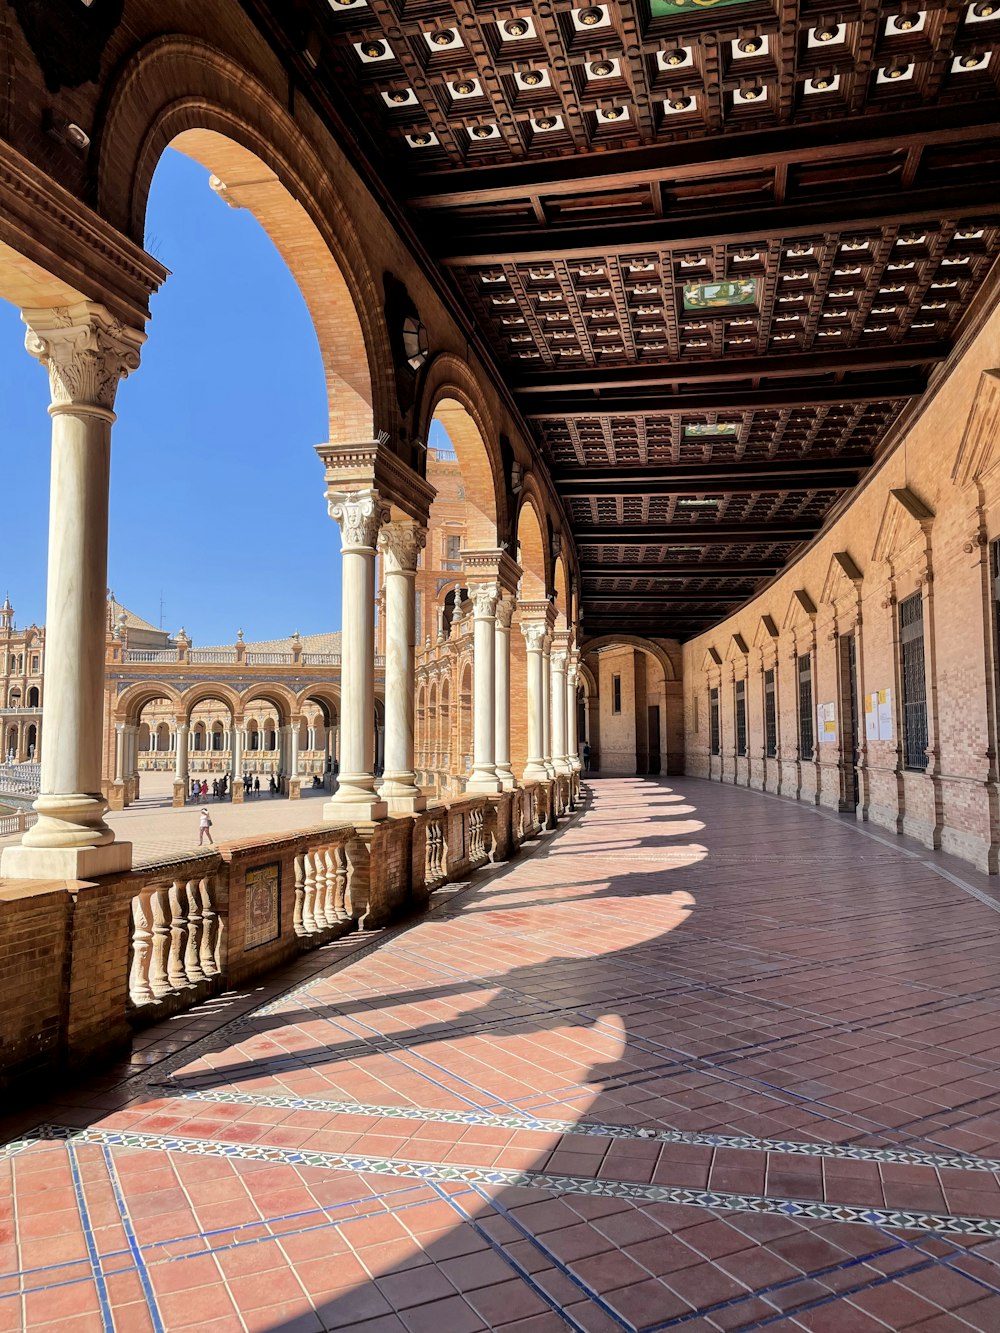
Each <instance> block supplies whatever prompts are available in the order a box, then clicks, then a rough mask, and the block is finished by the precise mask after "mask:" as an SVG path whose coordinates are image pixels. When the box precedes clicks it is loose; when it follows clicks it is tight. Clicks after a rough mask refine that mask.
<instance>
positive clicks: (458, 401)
mask: <svg viewBox="0 0 1000 1333" xmlns="http://www.w3.org/2000/svg"><path fill="white" fill-rule="evenodd" d="M423 398H424V407H423V410H422V412H421V416H420V430H421V438H422V439H424V440H426V439H427V438H428V436H429V434H430V428H431V423H432V422H434V421H440V423H441V425H442V426H443V427H444V429H445V431H446V432H447V435H448V438H449V440H451V442H452V445H453V446H454V449H455V453H456V455H457V457H458V464H459V468H460V470H461V473H462V482H463V485H464V487H465V504H466V516H467V526H468V536H467V541H466V545H467V546H468V547H469V549H470V550H492V549H494V548H495V547H496V546H497V545H498V544H499V543H500V542H501V541H503V540H504V539H505V538H504V534H505V533H506V532H507V530H508V519H509V515H508V513H507V487H506V482H505V478H504V468H503V458H502V457H501V454H500V446H499V437H498V433H497V430H496V427H495V425H494V423H493V420H492V417H491V415H490V413H489V411H488V409H487V408H486V407H485V405H484V404H483V400H482V391H481V389H480V386H479V384H478V382H477V380H476V378H475V376H474V375H473V373H472V371H471V370H470V369H469V366H468V364H467V363H466V362H465V361H462V360H460V359H459V358H458V357H457V356H455V355H453V354H452V353H451V352H444V353H441V354H440V355H439V356H436V357H434V358H433V360H432V361H431V362H430V364H429V366H428V369H427V381H426V384H425V387H424V395H423Z"/></svg>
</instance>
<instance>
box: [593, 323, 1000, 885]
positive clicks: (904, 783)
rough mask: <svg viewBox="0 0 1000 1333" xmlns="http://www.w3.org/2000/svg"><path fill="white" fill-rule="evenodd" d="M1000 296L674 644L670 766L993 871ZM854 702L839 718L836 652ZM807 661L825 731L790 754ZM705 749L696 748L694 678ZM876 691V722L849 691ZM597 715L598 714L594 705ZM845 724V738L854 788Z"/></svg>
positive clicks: (998, 804)
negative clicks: (897, 421) (794, 533)
mask: <svg viewBox="0 0 1000 1333" xmlns="http://www.w3.org/2000/svg"><path fill="white" fill-rule="evenodd" d="M998 367H1000V310H994V312H993V314H992V315H991V316H990V317H989V319H988V320H987V322H986V323H985V325H984V326H983V327H982V329H981V330H980V332H979V333H978V334H977V336H976V337H975V338H974V339H972V341H971V342H970V345H969V346H968V348H967V350H966V351H965V353H964V355H963V356H962V358H961V360H959V361H958V363H957V364H956V365H955V366H954V367H952V368H951V369H950V370H949V371H948V373H947V374H946V376H944V377H943V379H942V381H941V382H940V383H939V384H938V385H937V386H936V388H935V391H934V392H933V393H932V394H931V395H930V396H929V397H928V398H927V399H926V400H925V402H924V404H923V406H922V410H921V411H920V413H919V415H916V416H915V419H913V420H912V424H911V425H910V426H909V428H908V429H907V430H906V433H905V436H904V437H903V438H902V440H901V442H900V443H899V445H898V447H897V448H896V449H895V450H894V451H893V452H892V453H891V454H890V455H889V456H888V457H887V458H886V459H885V461H884V463H883V464H882V465H881V466H880V467H879V468H878V469H877V470H875V471H874V472H873V474H872V475H871V476H870V477H869V479H868V481H867V483H866V484H865V485H864V487H863V488H862V489H861V491H860V492H859V493H858V494H857V495H856V497H855V498H854V499H853V501H852V503H851V504H850V506H849V507H848V508H847V509H846V511H845V512H844V513H843V514H842V516H841V517H840V518H839V519H838V520H837V521H836V522H835V523H833V524H832V525H831V526H830V528H829V530H828V531H827V532H826V533H825V534H824V535H823V536H822V537H821V538H820V539H819V540H817V541H816V542H814V543H813V545H812V546H811V547H810V549H809V550H808V551H807V552H806V553H805V554H804V555H803V556H802V557H801V559H799V560H798V561H797V562H796V563H795V564H794V565H793V566H792V567H791V569H789V570H788V572H787V573H785V574H783V575H782V576H781V577H780V578H779V579H777V580H776V581H775V582H774V584H773V585H772V586H771V587H770V588H768V589H767V591H766V592H764V593H762V594H761V595H760V596H759V597H757V598H755V599H754V600H753V601H752V602H750V603H749V604H748V605H747V606H746V607H744V608H743V609H742V610H741V611H739V612H737V613H736V614H735V615H733V616H731V617H729V618H728V619H727V620H725V621H723V622H722V623H721V624H719V625H718V626H717V627H716V628H715V629H713V630H711V631H710V632H708V633H706V634H703V635H701V636H699V637H698V638H696V639H693V640H692V641H691V642H689V643H688V644H686V645H685V647H684V686H683V689H684V694H685V710H684V711H685V732H686V750H687V771H688V772H689V773H692V774H695V775H698V776H703V777H712V778H718V779H720V780H723V781H727V782H738V783H746V784H748V785H749V786H751V787H755V788H758V789H762V790H767V791H772V792H777V793H780V794H781V795H784V796H789V797H793V798H797V799H799V800H803V801H807V802H810V803H817V804H819V805H822V806H827V807H829V808H831V809H838V808H839V809H847V810H854V809H855V808H856V810H857V814H858V817H859V818H861V819H867V820H870V821H871V822H872V823H875V824H878V825H880V826H881V827H883V828H886V829H889V830H892V831H896V832H902V833H907V834H910V835H912V836H913V837H915V838H917V839H919V840H920V841H921V842H923V843H924V844H925V845H926V846H928V847H941V848H943V849H945V850H947V851H950V852H953V853H955V854H956V855H959V856H962V857H964V858H966V859H967V860H969V861H971V862H973V863H974V864H975V865H976V866H978V867H979V868H981V869H984V870H989V871H996V869H997V854H998V847H1000V816H998V810H1000V789H998V780H997V779H998V774H997V758H996V753H997V743H998V738H997V722H996V717H997V699H996V696H997V687H996V683H995V682H996V680H997V671H998V665H1000V664H998V660H997V627H996V622H995V604H994V597H993V592H994V588H993V580H992V575H991V570H990V546H989V543H990V542H992V541H993V540H995V539H996V538H1000V370H998ZM914 594H918V595H919V597H920V599H921V603H922V612H923V626H924V650H925V666H926V676H927V690H926V702H927V724H928V734H929V741H928V749H927V766H926V768H925V769H924V770H922V771H921V770H919V769H916V768H914V767H908V765H907V763H906V756H905V753H904V745H903V736H904V717H903V708H902V700H901V689H902V684H903V681H902V676H901V662H900V612H899V604H900V602H901V601H903V600H904V599H906V598H908V597H910V596H912V595H914ZM852 646H853V651H854V655H855V661H856V681H857V696H858V713H857V716H856V727H853V728H852V726H851V721H850V699H851V690H850V661H849V651H850V649H851V647H852ZM806 655H808V656H809V657H810V659H811V667H812V686H813V689H812V710H813V712H812V722H813V727H814V730H815V729H816V727H817V725H818V718H817V714H816V709H817V706H818V705H821V704H827V705H832V718H829V719H828V720H829V721H831V722H832V726H831V727H830V729H829V730H828V731H827V733H826V734H827V735H828V736H830V737H831V739H830V740H828V741H825V742H823V743H818V744H816V745H815V748H814V750H813V752H812V753H811V754H806V753H803V752H802V751H801V747H800V726H799V723H800V716H799V678H798V673H797V659H798V658H800V657H803V656H806ZM771 669H773V670H774V672H775V677H776V699H777V720H778V746H777V753H776V754H775V755H773V756H769V755H767V754H766V753H765V750H766V746H765V731H764V675H763V673H764V671H765V670H771ZM739 679H745V681H746V690H747V724H748V753H747V755H746V756H745V758H744V757H740V756H738V755H737V754H736V752H735V749H736V747H735V721H734V719H735V705H734V688H735V682H736V681H737V680H739ZM713 687H716V688H718V689H719V691H720V717H721V747H720V749H721V753H720V754H719V755H718V756H712V755H710V753H709V726H708V707H709V702H708V700H709V690H710V689H711V688H713ZM885 690H888V691H889V694H888V696H883V697H885V698H886V704H885V707H884V713H885V714H886V719H885V720H886V723H887V725H886V726H885V727H884V728H883V731H882V732H879V731H878V730H872V731H869V732H867V733H866V726H865V712H864V707H865V695H871V694H873V693H875V692H881V691H885ZM602 726H603V718H602ZM852 733H853V735H854V736H855V737H856V744H857V750H858V764H857V776H858V791H857V797H856V799H855V792H854V768H855V765H854V763H853V761H852Z"/></svg>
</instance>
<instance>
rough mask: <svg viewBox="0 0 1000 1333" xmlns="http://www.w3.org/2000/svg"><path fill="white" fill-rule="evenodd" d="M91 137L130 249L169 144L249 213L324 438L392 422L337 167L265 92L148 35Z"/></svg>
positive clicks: (106, 200)
mask: <svg viewBox="0 0 1000 1333" xmlns="http://www.w3.org/2000/svg"><path fill="white" fill-rule="evenodd" d="M97 139H98V143H97V148H98V153H97V162H98V183H97V199H98V211H99V212H100V213H101V214H102V215H103V216H104V217H105V218H107V219H108V220H109V221H110V222H112V223H113V224H114V225H115V226H117V227H118V228H119V229H120V230H122V231H123V232H125V233H126V234H127V235H128V236H130V237H131V238H132V239H133V240H135V241H137V242H138V243H139V244H141V243H142V240H143V233H144V224H145V214H146V204H147V200H148V196H149V187H150V183H151V181H152V177H153V172H154V171H155V169H156V166H157V164H158V163H159V160H160V158H161V157H162V155H163V152H164V150H165V149H166V148H167V147H169V146H170V145H171V144H173V145H175V146H176V147H178V148H179V149H180V151H182V152H184V153H185V154H186V155H187V156H189V157H192V158H194V159H195V160H197V161H198V162H200V163H201V164H202V165H203V166H205V167H206V168H207V169H208V170H209V171H211V172H212V173H213V174H214V175H216V176H218V177H219V178H220V180H221V182H224V184H223V185H222V187H221V188H220V191H219V192H220V194H222V196H223V197H224V198H226V199H227V201H228V202H232V203H233V204H235V205H237V206H246V207H248V208H250V210H251V211H252V212H253V213H254V215H255V217H256V218H257V220H258V221H259V222H260V223H261V225H262V226H263V227H264V229H265V230H266V231H267V232H268V234H269V236H270V237H271V239H272V241H273V242H274V244H275V246H276V248H277V249H278V251H279V253H281V255H282V257H283V258H284V260H285V262H286V264H287V265H288V267H289V270H290V271H291V273H292V275H293V277H294V278H295V279H296V281H297V282H298V285H299V288H300V290H301V292H302V295H303V298H304V300H305V302H306V305H307V306H308V308H309V311H310V314H311V316H312V319H313V324H314V327H315V329H316V335H317V339H318V341H319V345H320V350H321V354H322V358H323V364H324V368H325V373H326V379H327V389H328V399H329V405H330V437H331V439H333V440H337V439H343V440H358V439H371V438H373V437H374V435H375V431H376V423H382V422H388V421H391V420H393V419H394V418H393V412H392V403H393V396H392V390H391V382H392V371H391V366H392V358H391V353H390V350H389V343H388V337H387V333H386V330H385V327H384V324H383V322H382V319H381V316H380V312H381V310H382V306H383V300H382V295H381V287H380V283H379V280H378V277H377V275H376V274H374V273H372V272H371V271H370V269H369V267H368V264H367V260H366V257H365V252H364V248H363V246H362V245H361V243H360V241H359V239H358V229H357V228H356V227H355V225H354V222H353V220H352V219H351V218H350V216H349V214H348V210H347V207H346V205H345V203H344V199H343V197H342V196H341V194H340V193H338V191H337V190H336V176H337V164H336V163H331V162H327V161H326V160H324V158H323V157H322V156H321V155H320V153H319V152H318V151H317V149H316V148H315V147H314V146H313V145H312V144H311V143H310V142H309V141H308V140H307V138H306V137H305V135H304V134H303V133H302V131H301V129H300V128H299V127H298V125H297V124H296V123H295V121H294V120H293V119H292V117H291V116H290V115H289V114H288V112H287V110H286V108H285V106H284V104H283V103H282V102H281V101H280V100H279V99H278V98H277V97H275V96H274V95H272V93H271V91H270V90H269V89H268V88H267V87H266V86H265V85H264V84H263V83H261V82H259V81H257V80H256V79H254V77H253V76H252V75H251V74H249V73H248V72H247V71H246V70H245V69H243V68H241V67H240V66H239V65H238V64H237V63H235V62H234V61H233V60H231V59H230V58H229V57H228V56H226V55H225V54H224V53H223V52H221V51H218V50H216V49H215V48H213V47H212V46H210V45H209V44H208V43H206V42H203V41H201V40H199V39H197V38H192V37H182V36H177V35H172V36H167V37H160V38H156V39H154V40H153V41H151V42H148V43H147V44H146V45H144V46H143V47H142V48H140V49H139V50H138V51H136V52H135V53H134V54H133V56H132V57H131V59H130V60H129V61H128V62H127V63H126V64H125V66H124V68H123V69H122V71H121V73H120V75H119V77H118V78H117V80H116V81H115V82H114V83H113V84H112V86H111V88H110V92H109V94H108V97H107V99H106V101H105V104H104V107H103V109H102V114H101V118H100V124H99V132H98V135H97ZM227 174H228V176H229V179H228V180H227Z"/></svg>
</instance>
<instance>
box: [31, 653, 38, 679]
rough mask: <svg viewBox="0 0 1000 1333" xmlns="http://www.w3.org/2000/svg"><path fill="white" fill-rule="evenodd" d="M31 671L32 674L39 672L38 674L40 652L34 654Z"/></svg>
mask: <svg viewBox="0 0 1000 1333" xmlns="http://www.w3.org/2000/svg"><path fill="white" fill-rule="evenodd" d="M31 672H32V675H37V674H38V654H37V653H35V654H34V655H33V656H32V659H31Z"/></svg>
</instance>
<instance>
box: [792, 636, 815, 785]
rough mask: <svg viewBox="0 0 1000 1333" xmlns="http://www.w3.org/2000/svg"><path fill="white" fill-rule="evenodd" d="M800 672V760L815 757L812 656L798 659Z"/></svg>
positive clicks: (803, 654) (805, 655)
mask: <svg viewBox="0 0 1000 1333" xmlns="http://www.w3.org/2000/svg"><path fill="white" fill-rule="evenodd" d="M796 661H797V666H798V672H799V758H800V759H811V758H812V757H813V737H814V735H815V731H814V729H813V676H812V654H811V653H802V654H801V656H800V657H798V658H797V659H796Z"/></svg>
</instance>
